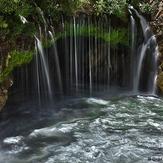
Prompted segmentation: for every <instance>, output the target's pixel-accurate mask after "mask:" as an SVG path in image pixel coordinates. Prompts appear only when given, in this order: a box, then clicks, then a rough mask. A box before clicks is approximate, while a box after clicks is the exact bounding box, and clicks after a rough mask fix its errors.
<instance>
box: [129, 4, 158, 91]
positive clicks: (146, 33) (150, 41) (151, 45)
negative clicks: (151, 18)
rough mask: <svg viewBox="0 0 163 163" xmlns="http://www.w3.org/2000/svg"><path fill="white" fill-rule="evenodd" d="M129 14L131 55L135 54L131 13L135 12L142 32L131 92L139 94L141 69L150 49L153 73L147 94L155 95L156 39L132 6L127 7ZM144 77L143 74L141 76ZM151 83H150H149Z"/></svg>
mask: <svg viewBox="0 0 163 163" xmlns="http://www.w3.org/2000/svg"><path fill="white" fill-rule="evenodd" d="M129 12H130V14H131V26H132V43H131V44H132V46H131V47H132V50H131V51H132V53H133V54H134V53H135V42H136V37H135V32H134V31H135V29H136V24H135V19H134V17H133V15H132V13H133V12H135V14H136V16H137V17H138V18H139V20H140V24H141V28H142V32H143V42H142V43H141V45H139V47H138V49H140V50H137V52H136V54H134V55H136V62H135V65H134V67H135V68H136V69H135V71H134V73H133V74H134V80H133V91H134V93H136V94H138V93H139V85H140V78H141V75H142V67H143V61H144V59H145V57H146V55H147V49H150V51H151V60H152V67H153V72H151V74H150V75H149V76H150V78H149V82H148V90H147V91H148V93H150V94H155V93H156V78H157V77H156V76H157V59H158V48H157V42H156V38H155V36H154V35H153V33H152V31H151V30H150V26H149V24H148V22H147V21H146V20H145V18H144V17H143V16H141V15H140V14H139V13H138V11H137V10H136V9H134V8H133V7H132V6H129ZM143 75H144V74H143ZM151 81H152V82H151Z"/></svg>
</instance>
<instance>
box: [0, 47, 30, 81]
mask: <svg viewBox="0 0 163 163" xmlns="http://www.w3.org/2000/svg"><path fill="white" fill-rule="evenodd" d="M32 57H33V53H32V52H31V51H16V50H14V51H12V52H10V54H9V55H8V57H7V60H6V66H5V68H4V69H3V70H2V72H1V73H0V83H2V82H3V81H4V80H5V79H6V78H7V77H8V76H9V75H10V74H11V72H12V71H13V69H14V68H15V67H19V66H21V65H23V64H27V63H29V62H30V61H31V60H32Z"/></svg>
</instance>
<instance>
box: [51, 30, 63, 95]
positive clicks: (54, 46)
mask: <svg viewBox="0 0 163 163" xmlns="http://www.w3.org/2000/svg"><path fill="white" fill-rule="evenodd" d="M49 35H50V37H51V40H52V43H53V50H54V51H53V53H54V58H55V59H54V64H55V67H56V68H55V69H56V74H57V79H58V86H59V91H60V93H61V94H62V93H63V86H62V77H61V70H60V63H59V57H58V51H57V48H56V43H55V39H54V36H53V35H54V33H53V34H52V32H51V31H49Z"/></svg>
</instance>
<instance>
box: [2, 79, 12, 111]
mask: <svg viewBox="0 0 163 163" xmlns="http://www.w3.org/2000/svg"><path fill="white" fill-rule="evenodd" d="M12 84H13V81H12V79H11V78H8V79H7V80H5V81H4V83H3V84H2V85H1V86H0V111H2V109H3V107H4V106H5V104H6V101H7V99H8V89H9V88H10V87H11V86H12Z"/></svg>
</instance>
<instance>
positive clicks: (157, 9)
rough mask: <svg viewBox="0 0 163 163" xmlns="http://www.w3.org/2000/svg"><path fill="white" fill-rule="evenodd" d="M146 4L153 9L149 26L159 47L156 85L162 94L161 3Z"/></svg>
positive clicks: (162, 30) (162, 21) (162, 45)
mask: <svg viewBox="0 0 163 163" xmlns="http://www.w3.org/2000/svg"><path fill="white" fill-rule="evenodd" d="M148 2H149V3H150V5H151V6H152V8H153V13H152V14H151V22H150V25H151V27H152V30H153V33H154V34H155V36H156V38H157V43H158V46H159V49H158V50H159V53H160V54H159V71H158V78H157V85H158V88H159V89H160V90H161V92H162V93H163V1H156V0H150V1H148Z"/></svg>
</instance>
